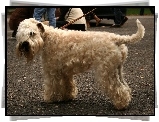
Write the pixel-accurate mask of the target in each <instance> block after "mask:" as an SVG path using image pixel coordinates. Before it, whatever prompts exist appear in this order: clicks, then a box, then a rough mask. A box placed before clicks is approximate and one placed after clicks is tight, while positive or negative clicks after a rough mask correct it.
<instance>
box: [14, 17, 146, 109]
mask: <svg viewBox="0 0 159 122" xmlns="http://www.w3.org/2000/svg"><path fill="white" fill-rule="evenodd" d="M136 22H137V27H138V30H137V32H136V34H133V35H131V36H129V35H117V34H114V33H109V32H95V31H86V32H83V31H73V30H61V29H57V28H55V29H54V28H53V27H49V26H47V25H44V24H43V23H41V22H38V21H36V20H35V19H33V18H30V19H26V20H24V21H22V22H21V23H20V25H19V28H18V32H17V35H16V39H17V45H16V52H17V55H18V56H22V55H24V56H25V57H26V58H27V61H30V60H32V59H33V57H34V56H35V55H36V54H37V53H38V52H39V53H40V54H41V55H42V65H43V72H44V79H45V80H44V100H45V101H46V102H51V101H65V100H71V99H74V98H75V97H76V95H77V88H76V84H75V82H74V80H73V75H75V74H78V73H82V72H85V71H87V70H88V69H94V70H95V83H96V85H97V86H98V87H99V89H100V90H101V91H102V92H103V93H104V94H106V95H107V96H108V97H109V98H110V100H111V101H112V103H113V104H114V106H115V107H116V108H117V109H123V108H126V107H127V106H128V105H129V103H130V101H131V89H130V88H129V86H128V85H127V83H126V82H125V81H124V79H123V75H122V67H123V63H124V61H125V60H126V57H127V53H128V50H127V47H126V46H125V44H126V43H135V42H138V41H139V40H141V39H142V38H143V36H144V33H145V28H144V26H143V25H142V24H141V23H140V21H139V20H136ZM40 50H41V51H40Z"/></svg>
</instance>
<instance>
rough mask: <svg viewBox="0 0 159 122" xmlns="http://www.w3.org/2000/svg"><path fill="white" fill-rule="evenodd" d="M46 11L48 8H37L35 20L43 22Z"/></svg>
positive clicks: (34, 15)
mask: <svg viewBox="0 0 159 122" xmlns="http://www.w3.org/2000/svg"><path fill="white" fill-rule="evenodd" d="M45 11H46V8H35V9H34V14H33V18H35V19H36V20H37V21H40V22H41V18H42V15H43V14H44V12H45Z"/></svg>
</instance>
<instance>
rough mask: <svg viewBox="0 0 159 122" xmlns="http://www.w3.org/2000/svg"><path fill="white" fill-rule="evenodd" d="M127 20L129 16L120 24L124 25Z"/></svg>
mask: <svg viewBox="0 0 159 122" xmlns="http://www.w3.org/2000/svg"><path fill="white" fill-rule="evenodd" d="M127 20H128V18H127V17H125V18H124V19H123V21H122V22H121V24H120V25H121V26H122V25H124V23H125V22H126V21H127Z"/></svg>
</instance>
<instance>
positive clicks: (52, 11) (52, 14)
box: [33, 8, 56, 28]
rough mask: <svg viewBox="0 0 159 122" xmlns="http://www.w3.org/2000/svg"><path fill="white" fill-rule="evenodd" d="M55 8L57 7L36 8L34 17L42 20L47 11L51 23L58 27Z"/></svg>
mask: <svg viewBox="0 0 159 122" xmlns="http://www.w3.org/2000/svg"><path fill="white" fill-rule="evenodd" d="M55 10H56V8H35V9H34V14H33V17H34V18H35V19H36V20H37V21H40V22H41V18H42V15H43V14H44V13H45V12H47V16H48V20H49V25H50V26H53V27H54V28H55V27H56V17H55Z"/></svg>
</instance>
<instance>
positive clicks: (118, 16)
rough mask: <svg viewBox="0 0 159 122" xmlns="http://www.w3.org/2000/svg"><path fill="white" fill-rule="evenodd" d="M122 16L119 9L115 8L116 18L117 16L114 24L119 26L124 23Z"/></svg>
mask: <svg viewBox="0 0 159 122" xmlns="http://www.w3.org/2000/svg"><path fill="white" fill-rule="evenodd" d="M122 15H123V14H122V12H121V11H120V9H119V8H114V16H115V19H114V22H115V24H117V25H119V24H120V23H121V22H122Z"/></svg>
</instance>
